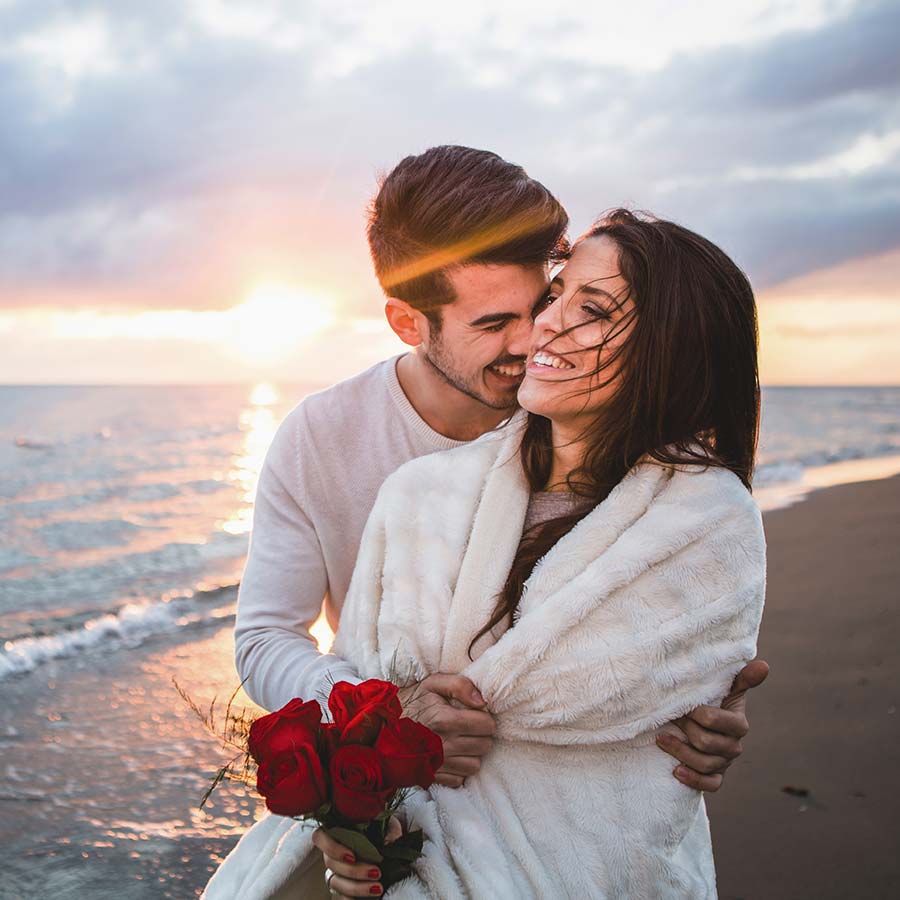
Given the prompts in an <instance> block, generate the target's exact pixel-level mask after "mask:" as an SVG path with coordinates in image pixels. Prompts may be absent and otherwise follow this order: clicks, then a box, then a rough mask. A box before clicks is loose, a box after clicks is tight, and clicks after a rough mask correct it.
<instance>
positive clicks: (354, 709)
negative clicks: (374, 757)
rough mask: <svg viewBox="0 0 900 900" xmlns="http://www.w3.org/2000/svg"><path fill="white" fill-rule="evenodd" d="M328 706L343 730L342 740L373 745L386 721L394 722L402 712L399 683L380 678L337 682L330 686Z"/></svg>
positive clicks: (335, 721) (343, 742) (343, 741)
mask: <svg viewBox="0 0 900 900" xmlns="http://www.w3.org/2000/svg"><path fill="white" fill-rule="evenodd" d="M328 708H329V709H330V710H331V715H332V717H333V718H334V724H335V725H337V726H338V728H340V730H341V743H342V744H366V745H367V746H371V745H372V744H374V743H375V738H377V737H378V732H379V731H380V730H381V726H382V724H383V723H384V722H395V721H397V719H399V718H400V716H402V715H403V708H402V707H401V706H400V701H399V699H398V698H397V685H396V684H391V682H390V681H380V680H379V679H377V678H370V679H369V680H368V681H364V682H362V684H350V683H349V682H346V681H339V682H337V684H335V686H334V687H333V688H332V689H331V695H330V696H329V698H328Z"/></svg>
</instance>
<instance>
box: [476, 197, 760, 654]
mask: <svg viewBox="0 0 900 900" xmlns="http://www.w3.org/2000/svg"><path fill="white" fill-rule="evenodd" d="M601 236H606V237H608V238H610V239H611V240H612V241H614V242H615V244H616V246H617V248H618V256H619V270H620V274H621V275H622V277H623V278H624V280H625V282H626V283H627V285H628V289H629V293H628V296H629V297H630V298H631V299H632V300H633V308H632V310H633V311H632V314H631V316H630V317H629V319H628V322H629V323H630V325H631V330H630V332H629V333H627V334H626V335H625V337H624V339H623V341H622V342H621V343H620V344H619V346H618V347H617V348H616V350H615V351H613V352H604V351H603V347H602V345H598V346H597V347H596V348H591V349H592V350H594V349H595V350H596V352H597V369H596V370H595V371H594V372H593V373H591V376H590V383H591V386H592V388H596V387H597V386H598V384H599V385H605V384H614V385H615V388H614V392H613V395H612V397H611V398H610V400H609V401H608V402H606V403H604V404H603V406H602V408H601V409H600V410H599V412H598V413H597V414H596V416H595V418H594V421H593V422H592V423H591V425H590V426H589V427H588V428H587V429H586V432H585V434H584V435H583V437H584V439H585V440H586V442H587V448H586V451H585V454H584V458H583V460H582V463H581V465H580V466H579V467H578V468H577V469H576V470H575V471H573V472H572V473H570V475H569V476H568V479H567V482H568V487H569V488H570V489H571V490H573V491H575V492H576V493H578V494H580V495H582V496H584V497H586V498H589V500H590V501H591V502H588V503H587V509H586V510H585V509H583V510H581V511H579V512H577V513H574V514H571V515H566V516H562V517H559V518H556V519H551V520H549V521H547V522H544V523H542V524H539V525H537V526H535V527H534V528H532V529H530V530H529V531H528V532H527V533H526V534H525V535H523V538H522V543H521V545H520V547H519V550H518V553H517V554H516V558H515V560H514V561H513V564H512V568H511V569H510V572H509V576H508V578H507V580H506V584H505V585H504V588H503V590H502V591H501V593H500V595H499V597H498V598H497V604H496V607H495V609H494V611H493V613H492V615H491V617H490V619H489V621H488V622H487V624H486V625H485V626H484V628H482V629H481V631H479V632H478V634H477V635H476V636H475V637H474V638H473V640H472V643H471V644H470V645H469V655H470V657H471V653H472V647H473V646H474V644H475V642H476V641H477V640H478V639H479V638H480V637H481V636H482V635H483V634H485V633H487V632H488V631H490V630H491V629H492V628H494V626H495V625H498V624H499V623H501V622H503V621H504V620H506V619H507V618H509V619H510V620H512V616H513V614H514V612H515V610H516V608H517V607H518V604H519V601H520V599H521V597H522V591H523V588H524V585H525V582H526V581H527V580H528V578H529V576H530V575H531V573H532V571H533V570H534V567H535V565H536V564H537V562H538V560H540V559H541V557H543V556H544V554H545V553H546V552H547V551H548V550H549V549H550V548H551V547H552V546H553V545H554V544H555V543H556V542H557V541H558V540H559V539H560V538H561V537H563V535H565V534H567V533H568V532H569V531H571V530H572V528H574V526H575V525H576V524H577V523H578V522H579V521H580V520H581V519H582V518H584V516H586V515H587V513H588V512H589V511H590V509H591V508H593V506H595V505H596V504H597V503H600V502H602V501H603V500H604V499H605V498H606V496H607V495H608V494H609V492H610V491H611V490H612V489H613V488H614V487H615V486H616V485H617V484H618V483H619V482H620V481H621V480H622V479H623V478H624V477H625V475H626V474H627V472H628V471H629V470H630V469H631V468H632V467H633V466H634V465H635V464H636V463H637V462H638V461H639V460H641V459H642V458H649V459H652V460H656V461H657V462H658V463H661V464H663V465H701V466H721V467H725V468H728V469H730V470H731V471H732V472H734V473H735V475H737V476H738V478H740V480H741V481H742V482H743V484H744V485H745V486H746V488H747V489H748V490H750V489H751V483H752V478H753V466H754V458H755V455H756V445H757V439H758V434H759V402H760V389H759V370H758V363H757V346H758V341H759V335H758V326H757V320H756V301H755V299H754V297H753V290H752V288H751V287H750V282H749V281H748V280H747V277H746V275H744V273H743V272H742V271H741V270H740V269H739V268H738V266H737V265H736V264H735V263H734V262H733V261H732V260H731V259H730V258H729V257H728V256H727V255H726V254H725V253H724V252H723V251H722V250H720V249H719V248H718V247H717V246H716V245H715V244H713V243H712V242H710V241H708V240H707V239H706V238H703V237H701V236H700V235H698V234H695V233H694V232H693V231H689V230H688V229H687V228H683V227H682V226H680V225H676V224H675V223H674V222H667V221H664V220H662V219H656V218H653V217H651V216H647V215H639V214H635V213H632V212H630V211H628V210H625V209H617V210H614V211H613V212H611V213H608V214H607V215H606V216H604V217H603V218H602V219H600V220H599V221H598V222H597V223H596V224H595V225H594V226H593V227H592V228H591V229H590V230H589V231H588V232H587V233H586V234H585V235H583V236H582V237H581V238H580V239H579V241H578V242H577V243H576V245H575V246H576V247H577V246H578V243H581V242H582V241H585V240H590V239H591V238H596V237H601ZM624 324H625V323H624V322H622V323H620V326H619V327H624ZM576 327H577V326H576ZM570 330H571V329H570ZM562 333H567V332H566V331H564V332H562ZM608 339H609V335H608V336H607V340H608ZM601 356H603V360H602V361H601ZM610 371H611V372H612V374H609V373H610ZM604 373H607V374H604ZM583 379H585V376H583V375H582V376H579V380H583ZM576 390H578V388H577V386H576ZM581 390H586V389H585V388H583V387H582V388H581ZM521 454H522V465H523V467H524V469H525V474H526V477H527V479H528V483H529V485H530V487H531V490H532V491H540V490H543V489H545V488H546V487H547V486H548V485H547V482H548V480H549V478H550V472H551V468H552V463H553V445H552V441H551V425H550V420H549V419H546V418H544V417H542V416H537V415H529V417H528V423H527V426H526V428H525V432H524V436H523V439H522V446H521Z"/></svg>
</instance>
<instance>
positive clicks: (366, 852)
mask: <svg viewBox="0 0 900 900" xmlns="http://www.w3.org/2000/svg"><path fill="white" fill-rule="evenodd" d="M325 833H326V834H327V835H329V836H330V837H333V838H334V839H335V840H336V841H337V842H338V843H339V844H343V845H344V846H345V847H349V848H350V849H351V850H352V851H353V852H354V853H355V854H356V856H357V858H359V859H364V860H365V861H366V862H371V863H380V862H381V860H382V859H383V857H382V855H381V853H380V852H379V850H378V848H377V847H376V846H375V845H374V844H373V843H372V842H371V841H370V840H369V839H368V838H367V837H366V836H365V835H364V834H360V833H359V832H358V831H353V829H352V828H341V827H340V826H335V827H334V828H326V829H325Z"/></svg>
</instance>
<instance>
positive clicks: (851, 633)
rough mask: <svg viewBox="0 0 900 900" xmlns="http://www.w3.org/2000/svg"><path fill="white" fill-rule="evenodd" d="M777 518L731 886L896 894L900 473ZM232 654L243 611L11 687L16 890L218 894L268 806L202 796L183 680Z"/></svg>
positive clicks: (727, 818)
mask: <svg viewBox="0 0 900 900" xmlns="http://www.w3.org/2000/svg"><path fill="white" fill-rule="evenodd" d="M765 521H766V528H767V534H768V540H769V591H768V602H767V609H766V613H765V616H764V621H763V629H762V635H761V639H760V645H759V648H760V655H761V656H763V657H765V658H766V659H767V660H768V661H769V662H770V663H771V665H772V674H771V676H770V679H769V681H768V682H767V683H766V684H765V685H764V686H763V687H762V688H760V689H759V690H758V691H757V692H756V694H755V695H754V696H753V697H752V701H751V706H750V714H751V722H752V727H753V731H752V734H751V736H750V738H749V739H748V741H747V750H746V753H745V754H744V757H743V758H742V759H741V761H740V762H739V763H738V764H737V765H736V766H735V767H734V768H733V770H732V771H731V773H730V774H729V776H728V779H727V781H726V785H725V787H724V789H723V790H722V792H721V793H720V794H718V795H713V796H710V797H708V805H709V811H710V818H711V820H712V827H713V837H714V844H715V850H716V857H717V861H718V871H719V884H720V897H722V898H723V900H737V898H742V900H780V898H784V900H789V898H790V900H797V898H806V897H809V898H817V900H825V898H847V897H866V898H877V897H888V896H893V891H892V888H893V887H894V884H895V882H896V880H897V877H898V875H900V864H898V862H897V859H896V856H895V853H894V850H895V846H894V845H895V844H896V837H897V826H896V820H897V816H896V811H895V809H894V798H895V797H896V796H898V794H900V791H898V788H900V784H898V781H900V768H898V765H897V763H898V761H900V760H898V757H900V751H898V749H897V748H898V737H900V735H898V716H897V714H896V706H897V699H898V697H897V694H898V689H897V686H896V679H897V672H896V659H897V656H896V647H897V645H898V637H900V635H898V630H900V626H898V621H897V617H896V612H895V606H896V600H897V596H898V590H897V587H898V584H900V557H898V554H897V552H896V544H897V536H898V534H900V477H898V478H892V479H888V480H882V481H872V482H869V483H864V484H854V485H845V486H839V487H833V488H828V489H825V490H821V491H817V492H815V493H814V494H812V495H811V496H810V497H809V498H808V499H807V500H805V501H803V502H802V503H800V504H798V505H796V506H793V507H791V508H788V509H782V510H775V511H773V512H770V513H767V514H766V516H765ZM231 654H232V640H231V620H230V618H229V617H226V618H223V619H221V620H220V621H219V622H218V623H215V622H214V623H206V624H202V625H199V626H197V627H196V628H194V629H189V630H188V631H187V632H186V633H185V634H184V636H183V638H182V640H180V641H179V643H177V644H176V645H174V646H173V645H172V643H171V639H170V638H163V637H160V638H158V639H151V640H148V641H146V642H144V643H143V644H141V645H140V646H138V647H132V648H121V649H118V650H114V651H110V652H98V651H94V652H91V653H84V654H80V655H77V656H75V657H72V658H60V659H54V660H51V661H50V662H48V663H46V664H44V665H42V666H40V667H39V668H38V669H36V670H35V671H34V672H32V673H30V674H27V675H24V676H21V677H19V678H16V679H15V680H14V681H13V682H7V683H6V684H5V686H4V687H5V688H12V687H14V690H7V691H5V702H4V704H3V707H2V709H0V751H2V755H3V760H4V768H5V776H6V777H5V783H4V791H3V793H2V796H0V842H2V844H3V847H4V851H5V852H4V854H3V857H2V859H0V897H2V898H9V900H13V898H14V900H29V898H39V897H45V896H53V897H56V898H60V900H67V898H74V897H89V898H91V900H107V898H109V900H113V898H116V900H151V898H175V900H178V898H189V897H195V896H197V895H198V894H199V892H200V890H201V888H202V886H203V884H205V882H206V880H207V878H208V875H209V872H210V871H211V870H212V869H213V868H214V866H215V865H216V863H217V862H218V860H220V859H221V858H222V856H223V855H224V853H226V852H227V851H228V849H229V848H230V846H231V845H232V844H233V843H234V842H235V841H236V840H237V837H238V835H239V834H240V833H241V832H242V831H243V830H244V829H245V828H246V827H247V826H248V825H249V824H250V823H252V821H253V819H254V817H255V815H257V813H258V809H259V807H258V804H257V801H256V800H255V799H254V798H253V797H252V795H251V794H250V793H248V792H247V791H246V790H245V789H244V788H243V787H242V786H241V785H233V786H226V787H225V788H224V789H222V791H221V792H220V793H219V794H218V795H217V796H216V797H215V799H214V802H213V804H212V806H211V807H209V808H208V810H206V811H203V812H201V811H199V810H198V809H197V804H198V802H199V799H200V797H201V796H202V793H203V789H204V787H205V785H206V784H207V783H208V780H209V777H210V776H211V774H212V773H213V772H214V771H215V768H216V766H217V765H219V764H220V760H221V758H222V756H221V753H220V752H219V751H218V749H217V747H216V746H215V743H214V742H213V741H212V740H211V739H209V738H207V737H206V736H205V735H204V734H203V732H202V729H201V727H200V725H199V723H197V722H196V721H195V720H194V719H193V717H192V715H191V714H190V713H189V711H188V710H186V709H185V707H184V706H183V704H182V703H181V701H180V700H179V698H178V697H177V695H176V694H175V692H174V689H173V687H172V685H171V678H172V676H175V677H176V678H177V679H178V680H179V682H180V683H181V684H182V685H184V686H185V687H186V688H187V689H188V690H189V691H190V692H191V693H192V694H193V695H194V696H195V697H196V699H197V700H199V701H201V702H208V701H209V699H210V698H211V697H212V696H213V694H219V695H220V696H221V695H223V694H225V695H227V693H228V692H229V691H230V689H231V688H232V687H233V686H234V685H235V684H236V683H237V676H236V674H235V672H234V669H233V664H232V656H231ZM785 788H790V789H791V792H790V793H788V792H785V790H784V789H785Z"/></svg>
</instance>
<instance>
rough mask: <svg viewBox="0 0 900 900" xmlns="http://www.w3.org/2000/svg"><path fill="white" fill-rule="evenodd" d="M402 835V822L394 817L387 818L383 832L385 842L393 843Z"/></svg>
mask: <svg viewBox="0 0 900 900" xmlns="http://www.w3.org/2000/svg"><path fill="white" fill-rule="evenodd" d="M401 837H403V823H402V822H401V821H400V820H399V819H398V818H397V817H396V816H391V817H390V819H388V825H387V828H386V829H385V832H384V842H385V844H393V843H394V841H396V840H397V839H398V838H401Z"/></svg>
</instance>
